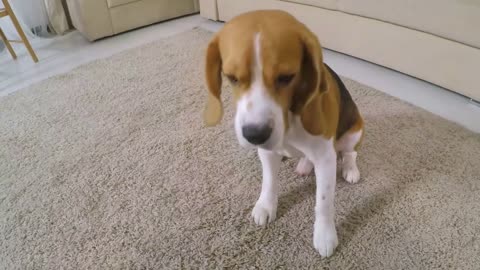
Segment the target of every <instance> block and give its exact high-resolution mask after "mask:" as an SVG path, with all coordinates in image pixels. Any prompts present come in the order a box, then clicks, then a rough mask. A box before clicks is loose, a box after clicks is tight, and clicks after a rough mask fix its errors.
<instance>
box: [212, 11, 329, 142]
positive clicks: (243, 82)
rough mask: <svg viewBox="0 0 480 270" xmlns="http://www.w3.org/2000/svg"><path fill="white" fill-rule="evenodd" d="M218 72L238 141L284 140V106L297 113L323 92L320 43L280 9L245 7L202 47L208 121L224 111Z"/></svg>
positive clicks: (219, 116) (285, 128) (216, 120)
mask: <svg viewBox="0 0 480 270" xmlns="http://www.w3.org/2000/svg"><path fill="white" fill-rule="evenodd" d="M222 73H223V75H224V76H225V77H226V78H227V79H228V80H229V81H230V83H231V84H232V87H233V89H234V90H233V91H234V99H235V102H236V115H235V131H236V134H237V138H238V140H239V142H240V144H241V145H243V146H251V145H255V146H258V147H262V148H265V149H273V148H275V146H277V145H279V144H280V143H282V141H283V137H284V134H285V131H286V130H287V129H288V123H289V121H288V117H289V112H291V113H293V114H297V113H300V112H301V111H302V110H303V109H304V108H305V106H307V105H308V103H309V102H310V101H311V100H312V99H313V98H314V97H315V95H318V94H320V93H321V92H322V89H323V88H322V87H320V84H321V82H322V75H323V59H322V53H321V47H320V43H319V42H318V39H317V38H316V36H315V35H314V34H313V33H312V32H310V31H309V30H308V29H307V27H306V26H305V25H303V24H302V23H300V22H299V21H297V20H296V19H295V18H294V17H293V16H291V15H289V14H288V13H285V12H282V11H255V12H249V13H245V14H243V15H240V16H237V17H236V18H234V19H232V20H231V21H230V22H228V23H227V24H225V26H224V27H223V29H222V30H221V31H220V32H219V33H218V34H217V35H216V36H215V37H214V38H213V39H212V41H211V42H210V44H209V45H208V48H207V52H206V81H207V87H208V90H209V97H208V101H207V106H206V109H205V112H204V118H205V123H206V124H207V125H209V126H211V125H216V124H218V123H219V122H220V120H221V118H222V115H223V108H222V102H221V98H220V94H221V84H222Z"/></svg>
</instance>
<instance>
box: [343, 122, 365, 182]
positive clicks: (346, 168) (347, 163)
mask: <svg viewBox="0 0 480 270" xmlns="http://www.w3.org/2000/svg"><path fill="white" fill-rule="evenodd" d="M362 136H363V128H362V129H359V130H356V131H352V130H349V131H347V132H346V133H345V134H344V135H343V136H342V137H341V138H340V139H339V140H337V144H336V148H337V152H338V153H339V154H340V156H341V163H340V164H341V165H340V167H341V170H342V176H343V179H345V181H347V182H349V183H352V184H353V183H357V182H358V181H359V180H360V171H359V170H358V167H357V150H358V147H359V144H360V141H361V139H362Z"/></svg>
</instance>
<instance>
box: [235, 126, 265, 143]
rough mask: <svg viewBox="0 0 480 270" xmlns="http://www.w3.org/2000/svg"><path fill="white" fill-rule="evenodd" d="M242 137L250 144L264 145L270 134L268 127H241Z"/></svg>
mask: <svg viewBox="0 0 480 270" xmlns="http://www.w3.org/2000/svg"><path fill="white" fill-rule="evenodd" d="M242 133H243V137H244V138H245V139H246V140H247V141H248V142H249V143H251V144H254V145H260V144H264V143H265V142H266V141H267V140H268V138H270V135H271V134H272V128H271V127H270V126H268V125H246V126H243V127H242Z"/></svg>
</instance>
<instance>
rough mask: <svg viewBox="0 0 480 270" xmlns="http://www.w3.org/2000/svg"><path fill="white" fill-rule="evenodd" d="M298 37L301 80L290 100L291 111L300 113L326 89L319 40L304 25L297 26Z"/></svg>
mask: <svg viewBox="0 0 480 270" xmlns="http://www.w3.org/2000/svg"><path fill="white" fill-rule="evenodd" d="M299 38H300V42H301V43H302V47H303V57H302V68H301V82H300V83H299V85H298V87H297V89H295V93H294V96H293V100H292V107H291V110H292V112H293V113H300V112H301V111H302V110H303V108H305V107H306V106H307V105H308V104H309V103H310V102H311V101H312V100H313V98H314V97H315V96H316V95H319V94H321V93H323V92H325V91H326V90H327V88H326V85H325V80H324V77H325V74H324V65H323V57H322V50H321V47H320V42H319V41H318V39H317V37H316V36H315V34H313V33H312V32H311V31H310V30H308V28H307V27H306V26H304V25H301V26H300V27H299Z"/></svg>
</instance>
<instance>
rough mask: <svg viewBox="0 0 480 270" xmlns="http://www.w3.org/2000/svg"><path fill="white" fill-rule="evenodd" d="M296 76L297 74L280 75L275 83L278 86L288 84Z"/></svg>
mask: <svg viewBox="0 0 480 270" xmlns="http://www.w3.org/2000/svg"><path fill="white" fill-rule="evenodd" d="M294 77H295V74H288V75H280V76H278V77H277V79H276V80H275V85H276V86H277V88H282V87H285V86H288V85H289V84H290V82H292V80H293V78H294Z"/></svg>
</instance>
